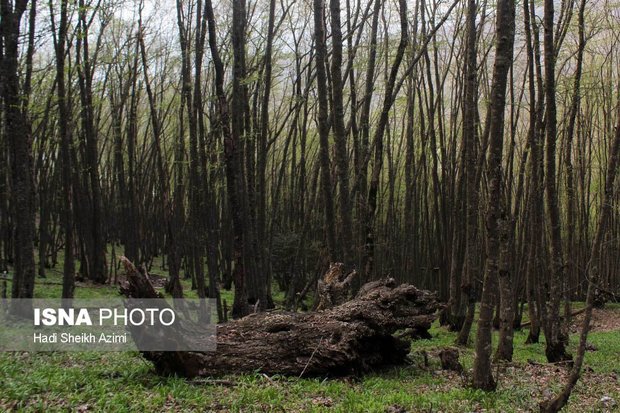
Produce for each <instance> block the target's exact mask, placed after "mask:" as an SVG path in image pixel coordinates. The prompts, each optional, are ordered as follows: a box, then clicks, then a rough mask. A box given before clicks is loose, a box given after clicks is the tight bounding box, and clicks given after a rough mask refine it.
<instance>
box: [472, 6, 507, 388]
mask: <svg viewBox="0 0 620 413" xmlns="http://www.w3.org/2000/svg"><path fill="white" fill-rule="evenodd" d="M496 35H497V43H496V52H495V65H494V68H493V83H492V86H491V100H490V103H489V111H490V117H489V121H490V126H489V133H490V135H489V139H490V141H489V159H488V168H489V173H488V176H489V205H488V213H487V223H486V225H487V259H486V269H485V273H484V284H483V289H482V297H481V302H480V319H479V321H478V332H477V336H476V356H475V360H474V372H473V385H474V387H476V388H478V389H483V390H494V389H495V386H496V383H495V380H494V379H493V374H492V373H491V350H492V348H491V345H492V343H491V333H492V328H491V322H492V317H493V305H494V298H495V289H496V285H497V276H498V271H499V255H500V239H499V236H500V234H499V221H500V218H501V206H500V203H499V202H498V200H499V199H500V197H501V185H502V182H501V181H502V151H503V140H504V108H505V105H506V83H507V79H508V71H509V70H510V66H511V65H512V57H513V45H514V36H515V3H514V0H499V1H498V2H497V20H496Z"/></svg>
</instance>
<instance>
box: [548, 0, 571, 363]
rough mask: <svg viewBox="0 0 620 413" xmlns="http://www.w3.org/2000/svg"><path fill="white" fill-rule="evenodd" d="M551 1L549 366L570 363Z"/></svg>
mask: <svg viewBox="0 0 620 413" xmlns="http://www.w3.org/2000/svg"><path fill="white" fill-rule="evenodd" d="M553 3H554V2H553V0H545V3H544V17H543V27H544V37H543V38H544V53H545V62H544V66H545V98H546V101H547V105H546V111H545V114H546V117H545V136H546V153H545V155H546V158H545V199H546V207H547V214H548V216H549V221H548V222H549V233H550V238H551V243H550V248H551V251H550V254H551V267H550V272H551V276H550V279H549V301H548V302H547V319H546V320H545V329H544V332H545V337H546V347H545V353H546V355H547V360H548V361H549V362H551V363H553V362H557V361H563V360H567V359H570V358H571V357H570V355H569V354H567V353H566V339H567V337H562V334H561V326H562V320H561V318H560V302H561V300H562V296H563V294H562V286H563V285H564V284H563V280H564V277H565V272H564V257H563V252H562V228H561V222H560V206H559V203H558V193H557V189H556V159H555V158H556V156H555V152H556V151H555V148H556V139H557V119H556V104H555V53H556V52H555V47H554V43H553V16H554V10H553V7H554V4H553Z"/></svg>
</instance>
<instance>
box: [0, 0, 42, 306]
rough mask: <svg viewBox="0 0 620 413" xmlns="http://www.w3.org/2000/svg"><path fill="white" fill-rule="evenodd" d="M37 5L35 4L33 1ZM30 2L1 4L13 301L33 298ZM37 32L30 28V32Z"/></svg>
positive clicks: (1, 77) (5, 0) (1, 76)
mask: <svg viewBox="0 0 620 413" xmlns="http://www.w3.org/2000/svg"><path fill="white" fill-rule="evenodd" d="M33 1H34V0H33ZM27 7H28V0H18V1H15V2H11V1H9V0H2V1H1V2H0V14H1V16H2V23H1V24H0V26H1V27H0V35H1V43H0V51H1V54H0V57H1V60H0V68H1V70H0V80H1V81H2V82H1V83H2V101H3V105H4V133H5V136H6V139H7V141H8V149H9V154H10V156H9V159H10V183H11V194H12V202H11V210H12V216H13V217H14V225H15V227H14V229H13V234H12V237H13V238H14V261H15V265H14V266H15V272H14V274H13V286H12V292H11V295H12V297H13V298H32V296H33V292H34V276H35V263H34V236H35V211H34V202H35V193H34V180H33V179H34V178H33V172H32V131H31V128H30V122H29V120H28V119H29V118H28V113H27V112H26V109H27V108H24V107H23V105H22V104H21V99H22V96H21V93H22V91H21V90H20V76H19V74H18V68H19V65H18V59H19V37H20V26H21V19H22V17H23V15H24V13H25V11H26V9H27ZM33 29H34V28H33V27H31V30H33Z"/></svg>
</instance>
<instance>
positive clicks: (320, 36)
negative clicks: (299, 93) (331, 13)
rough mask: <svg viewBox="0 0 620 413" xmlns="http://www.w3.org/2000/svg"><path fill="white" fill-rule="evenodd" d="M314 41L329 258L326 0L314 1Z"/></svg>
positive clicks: (332, 243)
mask: <svg viewBox="0 0 620 413" xmlns="http://www.w3.org/2000/svg"><path fill="white" fill-rule="evenodd" d="M313 4H314V42H315V49H316V55H315V62H316V79H317V90H318V104H319V109H318V110H319V113H318V126H319V145H320V150H319V157H320V162H321V189H322V195H323V203H324V207H325V234H326V237H327V255H328V257H329V261H332V260H335V259H336V258H337V249H336V233H335V225H336V221H335V219H334V197H333V193H332V184H331V180H332V178H331V173H330V161H329V129H330V127H329V115H328V113H329V112H328V105H327V102H328V93H327V73H326V65H327V46H326V45H325V21H324V18H323V16H324V14H325V0H314V2H313Z"/></svg>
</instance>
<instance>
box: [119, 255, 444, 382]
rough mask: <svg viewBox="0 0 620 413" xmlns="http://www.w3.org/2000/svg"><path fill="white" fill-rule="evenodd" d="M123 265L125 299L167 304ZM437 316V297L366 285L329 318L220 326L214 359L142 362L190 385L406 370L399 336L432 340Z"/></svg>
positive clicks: (172, 357) (384, 284)
mask: <svg viewBox="0 0 620 413" xmlns="http://www.w3.org/2000/svg"><path fill="white" fill-rule="evenodd" d="M121 260H122V262H123V264H124V266H125V270H126V271H127V282H126V283H125V284H124V285H123V286H122V287H121V292H122V293H123V294H124V295H125V296H127V297H134V298H138V297H140V298H159V297H160V295H159V293H158V292H157V291H156V290H155V288H154V287H153V285H152V284H151V282H150V280H149V278H148V274H146V272H145V271H138V270H137V269H136V267H134V266H133V264H132V263H131V262H130V261H129V260H127V259H126V258H124V257H123V258H121ZM438 308H439V304H438V302H437V299H436V295H435V294H434V293H431V292H428V291H424V290H419V289H417V288H416V287H414V286H413V285H410V284H401V285H396V282H395V281H394V279H392V278H386V279H383V280H380V281H374V282H371V283H368V284H365V285H364V286H362V288H361V289H360V291H359V293H358V294H357V296H356V297H355V298H354V299H352V300H351V301H348V302H346V303H344V304H342V305H339V306H336V307H334V308H332V309H328V310H325V311H320V312H309V313H291V312H285V311H270V312H263V313H256V314H252V315H249V316H247V317H244V318H242V319H240V320H235V321H230V322H228V323H224V324H220V325H218V326H217V350H216V351H214V352H210V353H203V352H143V353H142V355H143V356H144V358H146V359H147V360H149V361H151V362H152V363H153V364H154V365H155V369H156V371H157V372H158V373H159V374H164V375H168V374H177V375H180V376H185V377H196V376H219V375H223V374H232V373H248V372H256V371H261V372H263V373H267V374H284V375H292V376H298V377H301V376H320V375H348V374H357V373H362V372H364V371H368V370H369V369H371V368H375V367H379V366H383V365H392V364H402V363H405V362H406V361H407V354H408V353H409V346H410V342H409V338H405V337H403V336H401V337H395V336H394V333H395V332H396V331H398V330H405V329H410V330H412V331H411V333H412V335H414V336H417V337H420V336H428V329H429V328H430V325H431V323H432V322H433V321H434V320H435V318H436V314H435V313H436V310H437V309H438ZM132 334H134V332H132ZM407 337H409V335H407Z"/></svg>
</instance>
